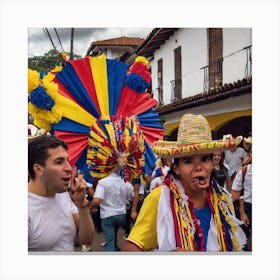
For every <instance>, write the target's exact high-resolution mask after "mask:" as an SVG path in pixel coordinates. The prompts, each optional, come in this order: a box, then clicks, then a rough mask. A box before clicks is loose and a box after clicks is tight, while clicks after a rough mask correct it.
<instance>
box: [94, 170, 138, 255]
mask: <svg viewBox="0 0 280 280" xmlns="http://www.w3.org/2000/svg"><path fill="white" fill-rule="evenodd" d="M133 197H134V191H133V186H132V184H131V183H129V182H126V183H125V182H124V180H123V179H122V178H121V177H120V176H119V175H118V172H115V173H112V174H110V175H109V176H108V177H106V178H103V179H101V180H99V181H98V184H97V186H96V190H95V193H94V198H93V200H92V202H91V205H90V209H91V210H93V209H94V208H96V207H97V206H98V205H100V218H101V226H102V230H103V233H104V235H105V239H106V245H105V250H106V251H118V250H119V248H118V246H117V237H116V236H117V231H118V229H119V228H120V227H122V226H124V225H125V218H126V202H127V201H128V200H132V199H133Z"/></svg>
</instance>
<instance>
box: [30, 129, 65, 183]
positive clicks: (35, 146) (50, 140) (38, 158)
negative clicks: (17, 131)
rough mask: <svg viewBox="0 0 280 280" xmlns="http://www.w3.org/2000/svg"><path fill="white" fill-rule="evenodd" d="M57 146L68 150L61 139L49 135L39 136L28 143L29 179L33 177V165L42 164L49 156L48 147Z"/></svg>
mask: <svg viewBox="0 0 280 280" xmlns="http://www.w3.org/2000/svg"><path fill="white" fill-rule="evenodd" d="M58 146H62V147H63V148H64V149H65V150H68V146H67V144H66V143H65V142H64V141H63V140H61V139H58V138H57V137H55V136H50V135H42V136H39V137H38V138H36V139H33V140H32V141H31V142H30V143H29V144H28V173H29V177H30V178H31V179H34V178H35V173H34V170H33V165H34V164H35V163H38V164H40V165H42V166H44V165H45V163H46V159H47V158H48V156H49V153H48V149H52V148H56V147H58Z"/></svg>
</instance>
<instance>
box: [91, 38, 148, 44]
mask: <svg viewBox="0 0 280 280" xmlns="http://www.w3.org/2000/svg"><path fill="white" fill-rule="evenodd" d="M143 42H144V39H142V38H138V37H124V36H123V37H118V38H113V39H107V40H100V41H95V42H92V45H94V46H139V45H140V44H142V43H143Z"/></svg>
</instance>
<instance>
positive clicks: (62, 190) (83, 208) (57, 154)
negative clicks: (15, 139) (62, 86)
mask: <svg viewBox="0 0 280 280" xmlns="http://www.w3.org/2000/svg"><path fill="white" fill-rule="evenodd" d="M67 150H68V146H67V144H66V143H65V142H64V141H62V140H60V139H58V138H56V137H55V136H49V135H43V136H40V137H38V138H36V139H34V140H32V141H31V142H30V143H29V145H28V173H29V174H28V175H29V182H28V250H29V251H53V252H59V251H60V252H67V251H74V242H75V239H76V238H78V240H79V242H80V243H81V244H86V245H91V244H92V241H93V235H94V225H93V222H92V219H91V215H90V211H89V208H88V201H87V199H86V197H85V191H86V182H85V179H84V178H83V176H82V175H78V177H77V178H75V176H74V174H75V173H76V168H75V169H74V172H72V169H73V168H72V167H71V165H70V163H69V161H68V153H67ZM69 185H71V189H72V194H71V197H70V193H69V192H68V187H69Z"/></svg>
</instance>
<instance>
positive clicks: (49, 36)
mask: <svg viewBox="0 0 280 280" xmlns="http://www.w3.org/2000/svg"><path fill="white" fill-rule="evenodd" d="M44 29H45V31H46V33H47V35H48V38H49V39H50V41H51V43H52V46H53V48H54V49H55V50H56V46H55V45H54V43H53V40H52V37H51V35H50V33H49V30H48V28H44Z"/></svg>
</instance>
